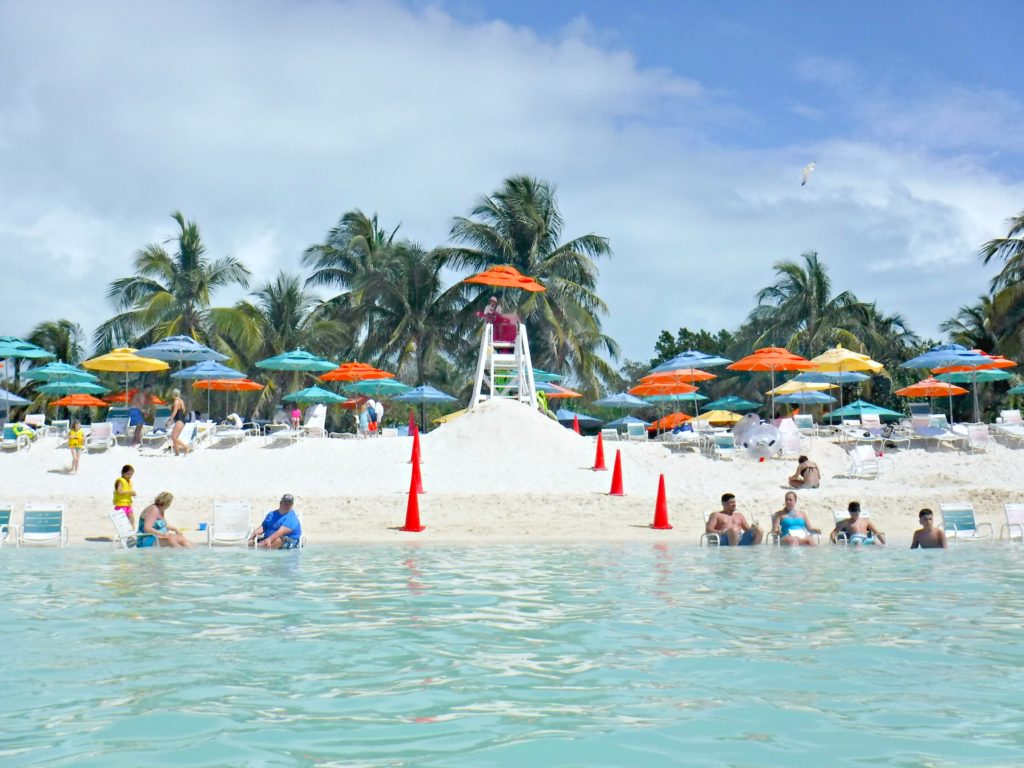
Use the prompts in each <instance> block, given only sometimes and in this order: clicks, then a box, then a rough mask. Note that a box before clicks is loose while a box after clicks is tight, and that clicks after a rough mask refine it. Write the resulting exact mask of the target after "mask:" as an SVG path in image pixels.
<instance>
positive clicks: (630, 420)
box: [605, 416, 651, 429]
mask: <svg viewBox="0 0 1024 768" xmlns="http://www.w3.org/2000/svg"><path fill="white" fill-rule="evenodd" d="M629 424H643V425H644V426H645V427H648V426H650V424H651V423H650V422H649V421H644V420H643V419H638V418H637V417H636V416H623V417H622V418H621V419H616V420H615V421H609V422H608V423H607V424H605V426H606V427H615V428H616V429H618V428H619V427H625V426H628V425H629Z"/></svg>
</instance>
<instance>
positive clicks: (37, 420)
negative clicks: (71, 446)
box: [22, 413, 55, 438]
mask: <svg viewBox="0 0 1024 768" xmlns="http://www.w3.org/2000/svg"><path fill="white" fill-rule="evenodd" d="M22 421H23V422H25V424H27V425H28V426H30V427H32V429H34V430H35V433H36V434H37V435H39V437H41V438H43V437H48V436H49V435H51V434H55V433H54V431H53V429H51V428H50V427H49V426H48V425H47V424H46V414H45V413H26V414H25V418H24V419H22Z"/></svg>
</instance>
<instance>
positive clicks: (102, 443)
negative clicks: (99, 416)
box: [85, 421, 114, 452]
mask: <svg viewBox="0 0 1024 768" xmlns="http://www.w3.org/2000/svg"><path fill="white" fill-rule="evenodd" d="M113 444H114V433H113V428H112V427H111V425H110V422H107V421H101V422H100V423H99V424H93V425H92V426H91V427H90V428H89V435H88V437H86V438H85V450H86V452H89V451H105V450H107V448H109V447H110V446H112V445H113Z"/></svg>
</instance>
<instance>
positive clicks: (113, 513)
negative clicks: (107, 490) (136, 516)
mask: <svg viewBox="0 0 1024 768" xmlns="http://www.w3.org/2000/svg"><path fill="white" fill-rule="evenodd" d="M107 516H108V517H109V518H110V522H111V523H113V525H114V544H115V546H120V547H124V548H125V549H130V548H131V547H134V546H135V545H136V544H137V543H138V536H139V534H138V533H136V532H135V531H134V530H132V523H131V521H130V520H129V519H128V517H127V515H125V513H124V512H122V511H121V510H120V509H109V510H107Z"/></svg>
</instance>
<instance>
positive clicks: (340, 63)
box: [0, 0, 1024, 359]
mask: <svg viewBox="0 0 1024 768" xmlns="http://www.w3.org/2000/svg"><path fill="white" fill-rule="evenodd" d="M1022 22H1024V4H1022V3H1009V2H985V3H978V4H975V3H948V2H928V3H924V2H903V3H894V4H882V3H858V4H856V5H853V4H838V3H829V4H822V3H808V2H790V3H768V2H750V3H736V2H726V3H716V4H712V3H690V2H585V3H584V2H568V1H566V0H560V1H559V2H534V1H533V0H527V1H525V2H524V1H522V0H520V1H519V2H514V3H513V2H509V3H487V2H479V1H477V0H450V1H447V2H444V1H442V2H434V3H424V2H419V1H418V0H415V1H410V2H399V1H398V0H377V1H373V2H371V0H303V1H302V2H285V1H284V0H251V1H249V2H241V0H232V1H230V2H227V1H226V2H219V3H205V2H199V1H198V0H184V1H183V2H181V3H180V4H179V5H178V6H176V12H175V13H174V14H168V13H166V11H165V10H164V9H161V8H160V7H157V6H155V5H149V4H138V3H133V2H129V0H108V1H107V2H98V3H94V4H90V5H89V6H88V7H87V8H86V7H83V5H82V4H80V3H76V2H71V1H70V0H66V1H65V2H60V1H56V2H50V3H42V4H24V3H22V4H15V3H10V4H3V5H0V73H2V75H3V76H2V77H0V170H2V172H0V255H2V258H3V260H4V268H5V276H6V281H5V283H6V284H7V285H9V286H13V288H14V290H16V291H18V292H19V301H18V303H17V305H14V304H12V303H10V302H5V303H4V304H3V305H2V306H0V331H2V332H4V333H15V334H23V333H27V331H28V330H29V329H30V328H31V326H32V325H33V324H35V323H37V322H39V321H41V320H45V319H53V318H54V317H56V316H70V317H72V318H73V319H76V320H78V321H79V322H81V323H82V324H83V325H84V326H85V327H86V329H87V331H89V332H90V333H91V331H92V329H93V328H94V327H95V325H96V324H97V323H98V322H100V321H102V320H103V319H105V318H106V317H108V316H109V315H110V313H111V311H112V309H111V307H110V306H109V305H108V304H107V302H106V300H105V298H104V294H105V290H106V286H107V284H108V283H109V282H110V280H112V279H113V278H115V277H120V276H123V275H126V274H128V273H129V272H130V260H131V257H132V254H133V252H134V251H135V250H136V249H138V248H140V247H141V246H143V245H144V244H146V243H148V242H151V241H157V240H161V239H163V237H165V236H166V235H167V234H169V233H170V232H171V231H172V224H171V220H170V219H169V217H168V214H169V213H170V212H171V211H173V210H175V209H181V210H182V211H183V212H184V213H185V214H186V215H187V216H188V217H189V218H193V219H195V220H197V221H198V222H199V224H200V226H201V227H202V229H203V233H204V237H205V238H206V240H207V242H208V244H209V246H210V252H211V254H213V255H221V254H225V253H231V254H233V255H235V256H237V257H239V258H241V259H242V260H243V261H245V262H246V263H247V264H249V265H250V266H251V267H252V269H253V270H254V272H255V274H256V279H257V281H263V280H267V279H270V278H272V277H273V276H274V274H275V273H276V272H277V271H278V270H281V269H284V270H287V271H293V272H294V271H299V270H300V264H299V256H300V254H301V252H302V251H303V249H305V248H306V247H307V246H308V245H310V244H311V243H313V242H316V241H318V240H319V239H321V238H322V237H323V235H324V234H325V233H326V231H327V230H328V229H329V228H330V227H331V226H332V225H333V224H334V223H335V222H336V221H337V218H338V217H339V216H340V214H341V213H342V212H344V211H346V210H349V209H351V208H356V207H359V208H362V209H364V210H366V211H367V212H377V213H378V214H379V215H380V218H381V220H382V222H383V223H384V224H385V225H391V226H394V225H395V224H397V223H399V222H401V224H402V229H401V230H400V231H401V232H402V233H404V234H405V235H406V236H407V237H410V238H412V239H414V240H417V241H419V242H421V243H423V244H425V245H428V246H430V245H437V244H441V243H444V242H445V241H446V236H447V232H448V228H449V226H450V222H451V218H452V217H453V216H456V215H461V214H465V213H466V212H467V210H468V209H469V208H470V207H471V206H472V205H473V203H474V201H475V200H476V198H477V197H478V196H479V195H481V194H485V193H489V192H492V191H494V190H495V189H496V188H497V187H498V185H499V184H500V182H501V179H502V178H504V177H506V176H509V175H512V174H516V173H528V174H532V175H537V176H540V177H543V178H546V179H550V180H552V181H554V182H555V183H557V185H558V188H559V199H560V202H561V205H562V209H563V214H564V216H565V219H566V231H565V236H566V237H571V236H575V235H578V234H582V233H584V232H598V233H600V234H604V235H607V236H608V237H609V238H610V239H611V243H612V247H613V249H614V257H613V258H612V259H610V260H608V261H604V262H603V263H602V264H601V265H600V267H601V279H600V284H599V290H600V293H601V295H602V296H603V297H604V298H605V299H606V301H607V303H608V306H609V315H608V317H607V318H606V319H605V327H606V329H607V331H608V332H609V333H610V334H611V335H612V336H614V337H615V338H616V339H618V340H619V342H620V343H621V344H622V347H623V352H624V355H625V356H626V357H630V358H633V359H638V358H639V359H644V358H647V357H649V356H650V355H651V353H652V349H653V343H654V340H655V338H656V337H657V334H658V332H659V331H660V330H662V329H671V330H674V329H676V328H678V327H680V326H684V325H685V326H688V327H690V328H699V327H706V328H710V329H718V328H721V327H728V328H735V327H737V326H738V325H739V324H740V323H741V322H742V320H743V318H744V316H745V315H746V313H747V312H748V311H749V310H750V308H751V306H752V305H753V295H754V292H755V291H756V290H757V289H758V288H760V287H761V286H763V285H766V284H767V283H769V282H770V281H771V280H772V278H773V272H772V265H773V264H774V263H775V262H776V261H778V260H780V259H793V258H796V257H798V256H799V254H800V253H801V252H802V251H805V250H808V249H814V250H817V251H818V252H819V254H820V256H821V258H822V260H823V261H824V262H825V263H826V264H827V265H828V266H829V268H830V269H831V271H832V275H833V279H834V283H835V285H836V288H837V289H850V290H853V291H854V292H855V293H857V295H858V296H860V297H861V298H863V299H867V300H872V301H877V302H878V304H879V306H880V307H881V308H882V309H883V310H886V311H900V312H902V313H904V314H905V315H906V316H907V317H908V319H909V320H910V321H911V324H912V325H913V327H914V328H915V329H916V330H918V331H919V332H920V333H922V334H923V335H926V336H933V337H934V336H937V335H938V324H939V322H941V320H943V319H944V318H946V317H948V316H950V315H951V314H953V313H954V312H955V311H956V309H957V307H959V306H960V305H962V304H967V303H971V302H973V301H974V300H976V297H977V296H978V295H979V294H980V293H981V292H983V291H984V290H985V286H986V284H987V280H988V278H989V277H990V276H991V274H992V272H993V269H992V268H988V269H984V268H982V267H981V266H980V265H979V264H978V261H977V258H976V256H975V253H976V251H977V248H978V246H979V245H980V244H981V243H982V242H983V241H984V240H987V239H989V238H991V237H994V236H998V235H1000V234H1003V233H1004V232H1005V220H1006V219H1007V218H1008V217H1010V216H1012V215H1016V214H1018V213H1019V212H1020V211H1021V210H1024V179H1022V173H1021V172H1022V153H1021V149H1020V136H1021V135H1022V133H1024V93H1022V92H1021V91H1022V88H1021V85H1020V78H1019V77H1018V76H1017V75H1018V73H1019V72H1021V71H1024V67H1022V63H1024V62H1022V58H1024V54H1022V53H1021V51H1020V47H1019V45H1017V44H1016V38H1015V37H1014V36H1013V35H1014V34H1015V32H1016V31H1018V30H1020V29H1021V28H1024V24H1022ZM183 40H187V41H188V45H187V46H183V45H182V43H181V41H183ZM812 159H813V160H816V161H817V170H816V172H815V174H814V177H813V178H812V180H811V183H810V184H809V185H808V186H807V187H803V188H801V187H800V185H799V174H800V168H801V167H802V166H803V165H804V164H806V163H807V162H809V161H810V160H812ZM240 295H241V294H237V295H236V294H227V295H224V296H221V297H219V299H220V301H223V302H228V301H233V300H234V299H236V298H239V297H240Z"/></svg>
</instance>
